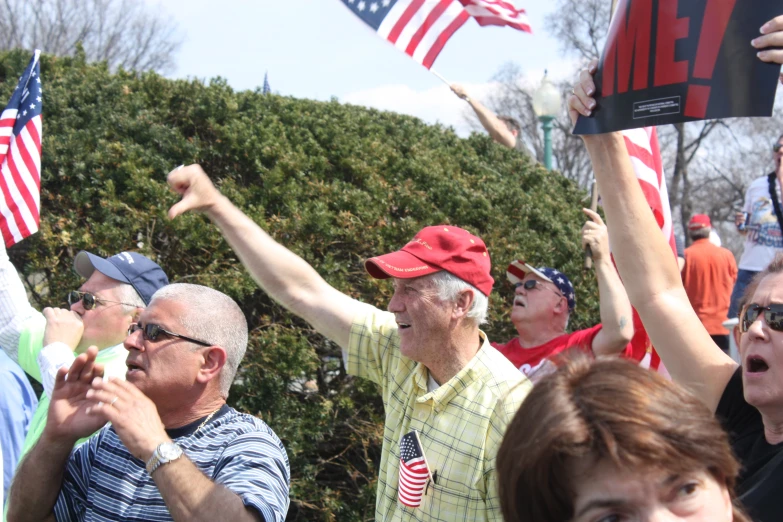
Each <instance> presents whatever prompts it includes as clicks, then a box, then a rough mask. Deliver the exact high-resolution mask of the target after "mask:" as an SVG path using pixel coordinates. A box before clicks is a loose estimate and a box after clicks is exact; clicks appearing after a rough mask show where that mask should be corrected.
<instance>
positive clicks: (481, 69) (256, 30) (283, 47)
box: [151, 0, 576, 136]
mask: <svg viewBox="0 0 783 522" xmlns="http://www.w3.org/2000/svg"><path fill="white" fill-rule="evenodd" d="M514 1H515V4H516V6H517V7H518V8H523V9H525V10H526V11H527V14H528V17H529V19H530V25H531V27H532V29H533V34H532V35H531V34H528V33H523V32H521V31H517V30H514V29H511V28H500V27H484V28H482V27H479V26H478V24H476V23H475V22H474V21H473V20H468V22H467V23H466V24H465V25H464V26H463V27H462V28H461V29H460V30H459V31H457V33H456V34H455V35H454V36H452V38H451V39H450V40H449V42H448V43H447V44H446V47H445V48H444V50H443V51H442V52H441V54H440V56H438V59H437V60H436V62H435V64H434V66H433V67H432V68H433V69H434V70H436V71H437V72H438V73H440V74H441V75H442V76H443V77H444V78H446V79H447V80H448V81H450V82H455V83H461V84H463V85H465V86H466V87H467V89H468V92H470V93H471V96H472V97H474V98H477V99H482V98H483V97H484V96H486V95H487V93H489V92H490V91H491V90H492V83H491V80H492V77H493V76H494V75H495V74H496V73H497V71H498V70H499V69H500V68H501V67H502V66H503V65H504V64H506V63H509V62H511V63H514V64H516V65H518V66H519V67H520V68H521V70H522V72H523V74H525V76H526V77H527V78H528V79H529V81H530V82H535V83H537V82H540V79H541V78H542V77H543V74H544V70H545V69H549V74H550V77H553V78H555V79H562V78H568V77H571V76H573V74H574V70H575V67H576V62H574V60H573V59H571V58H568V57H564V56H563V55H562V54H561V52H560V49H559V45H558V42H557V41H555V40H554V39H552V38H550V37H549V36H548V35H547V32H546V29H545V22H544V20H545V17H546V15H548V14H550V13H551V12H552V11H553V5H552V4H554V1H552V0H547V1H540V0H538V1H534V0H514ZM158 4H159V7H160V9H161V10H162V11H163V13H165V14H166V16H169V17H171V18H172V20H173V21H174V22H176V24H177V25H178V27H179V30H180V34H181V36H182V37H183V44H182V47H181V48H180V50H179V52H178V53H177V56H176V63H177V67H176V69H175V70H174V71H172V72H170V73H169V74H168V76H169V77H172V78H194V77H196V78H202V79H209V78H213V77H216V76H220V77H222V78H225V79H226V80H227V81H228V83H229V84H230V85H231V86H232V87H233V88H235V89H237V90H244V89H255V88H258V87H261V86H262V85H263V82H264V74H265V73H266V72H268V74H269V83H270V85H271V87H272V91H273V92H275V93H276V94H281V95H286V96H294V97H296V98H310V99H316V100H329V99H331V98H333V97H334V98H337V99H338V100H340V101H341V102H345V103H353V104H360V105H366V106H370V107H375V108H378V109H383V110H392V111H396V112H402V113H405V114H411V115H414V116H418V117H420V118H422V119H423V120H425V121H427V122H430V123H435V122H440V123H443V124H444V125H447V126H453V127H454V128H455V129H456V130H457V132H458V133H459V134H460V135H463V136H465V135H467V134H469V132H470V127H469V125H468V123H467V120H466V118H465V114H466V112H465V110H466V107H467V105H466V103H465V102H464V101H462V100H460V99H459V98H457V97H456V96H454V95H453V94H452V93H451V91H450V90H449V88H448V87H447V86H446V85H445V84H444V83H442V82H441V81H440V80H439V79H438V78H436V77H435V75H433V74H432V73H431V72H430V71H428V70H427V69H425V68H424V67H422V66H421V65H419V64H418V63H416V62H414V61H413V60H412V59H410V58H409V57H408V56H407V55H405V54H404V53H402V52H401V51H398V50H397V49H395V48H394V47H393V46H392V45H391V44H389V43H388V42H386V41H384V40H383V39H381V38H379V37H378V36H377V35H376V34H375V33H374V32H373V31H372V30H371V29H370V28H369V27H368V26H366V25H364V23H363V22H362V21H361V20H359V19H358V18H357V17H356V16H355V15H354V14H353V13H351V12H350V11H349V10H348V9H347V8H346V7H345V6H344V5H343V4H342V2H340V0H286V1H280V0H254V1H250V0H224V1H223V2H221V4H220V7H219V8H217V9H216V5H215V3H214V1H210V2H208V1H207V0H162V1H160V2H158ZM151 5H155V4H153V3H151Z"/></svg>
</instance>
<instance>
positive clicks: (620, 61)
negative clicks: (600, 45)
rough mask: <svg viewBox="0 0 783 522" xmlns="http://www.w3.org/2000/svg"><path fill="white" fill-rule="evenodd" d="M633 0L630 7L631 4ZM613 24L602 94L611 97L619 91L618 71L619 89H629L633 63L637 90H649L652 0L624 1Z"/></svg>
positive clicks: (634, 88)
mask: <svg viewBox="0 0 783 522" xmlns="http://www.w3.org/2000/svg"><path fill="white" fill-rule="evenodd" d="M629 3H630V9H629V8H628V4H629ZM615 17H616V18H617V19H616V20H614V22H613V23H612V28H611V32H613V33H615V34H610V35H609V41H611V42H612V45H611V46H610V47H609V49H608V50H607V52H606V57H605V58H604V69H603V82H602V84H603V85H602V87H601V91H602V92H601V95H602V96H611V95H612V94H614V92H615V72H616V73H617V92H618V93H620V94H622V93H624V92H627V91H628V89H629V87H630V81H631V64H633V90H639V89H646V88H647V84H648V80H649V78H648V77H649V73H648V71H649V68H650V33H651V32H652V28H651V26H650V23H651V19H652V1H650V0H644V1H639V0H636V1H633V0H620V2H619V4H618V6H617V11H616V14H615Z"/></svg>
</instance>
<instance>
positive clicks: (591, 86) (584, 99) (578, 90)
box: [568, 60, 598, 126]
mask: <svg viewBox="0 0 783 522" xmlns="http://www.w3.org/2000/svg"><path fill="white" fill-rule="evenodd" d="M597 71H598V60H592V61H591V62H590V64H589V65H588V66H587V69H583V70H582V71H581V72H580V73H579V79H578V80H577V82H576V84H575V85H574V87H573V89H571V94H570V95H569V96H568V116H569V117H570V118H571V125H572V126H574V125H576V120H577V119H578V118H579V115H580V114H581V115H582V116H590V115H591V114H592V113H593V109H595V106H596V101H595V98H594V96H595V82H593V75H595V73H596V72H597Z"/></svg>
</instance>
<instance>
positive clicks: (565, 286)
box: [506, 259, 576, 312]
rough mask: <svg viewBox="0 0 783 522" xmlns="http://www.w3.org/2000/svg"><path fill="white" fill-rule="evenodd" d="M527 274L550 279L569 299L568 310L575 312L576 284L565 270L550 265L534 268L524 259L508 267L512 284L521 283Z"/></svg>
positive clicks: (507, 275) (546, 279)
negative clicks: (572, 282)
mask: <svg viewBox="0 0 783 522" xmlns="http://www.w3.org/2000/svg"><path fill="white" fill-rule="evenodd" d="M527 274H533V275H535V276H536V277H538V278H539V279H543V280H544V281H549V282H550V283H552V284H553V285H555V286H556V287H557V289H558V290H560V293H561V294H563V297H565V298H566V301H568V311H569V312H573V311H574V308H576V294H575V293H574V285H572V284H571V280H570V279H568V276H566V275H565V274H564V273H563V272H560V271H559V270H555V269H554V268H549V267H548V266H542V267H539V268H533V267H532V266H530V265H528V264H527V263H525V262H524V261H523V260H522V259H517V260H515V261H512V262H511V264H510V265H508V268H507V269H506V277H508V280H509V281H511V284H513V285H515V284H517V283H521V282H522V280H523V279H524V278H525V276H526V275H527Z"/></svg>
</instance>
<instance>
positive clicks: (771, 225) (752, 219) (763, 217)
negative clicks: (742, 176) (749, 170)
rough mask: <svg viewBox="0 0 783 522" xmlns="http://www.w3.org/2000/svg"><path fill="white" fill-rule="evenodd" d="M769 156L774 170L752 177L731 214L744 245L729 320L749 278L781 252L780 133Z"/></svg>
mask: <svg viewBox="0 0 783 522" xmlns="http://www.w3.org/2000/svg"><path fill="white" fill-rule="evenodd" d="M772 159H773V161H774V167H775V168H774V170H773V171H772V172H770V173H769V174H767V175H765V176H761V177H759V178H756V179H755V180H753V182H752V183H751V184H750V186H748V190H747V191H745V204H744V206H743V207H742V211H741V212H737V213H736V215H735V225H736V226H737V230H738V231H739V233H740V234H742V235H744V236H745V246H744V247H743V250H742V255H741V256H740V259H739V262H738V263H737V267H738V268H739V271H738V272H737V282H736V283H734V289H733V290H732V292H731V302H730V305H729V318H730V319H731V318H734V317H737V314H738V313H739V306H738V303H739V301H740V299H742V296H743V295H744V293H745V289H746V288H747V286H748V285H749V284H750V281H751V280H752V279H753V277H754V276H755V275H756V274H758V273H759V272H761V271H762V270H764V269H765V268H767V265H769V264H770V263H771V262H772V260H773V259H774V258H775V255H776V254H778V253H780V252H783V233H781V221H783V211H782V210H781V209H782V208H783V204H782V203H781V184H783V162H782V161H781V160H783V135H781V136H780V137H779V138H778V139H777V141H776V142H775V143H774V144H773V146H772Z"/></svg>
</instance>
